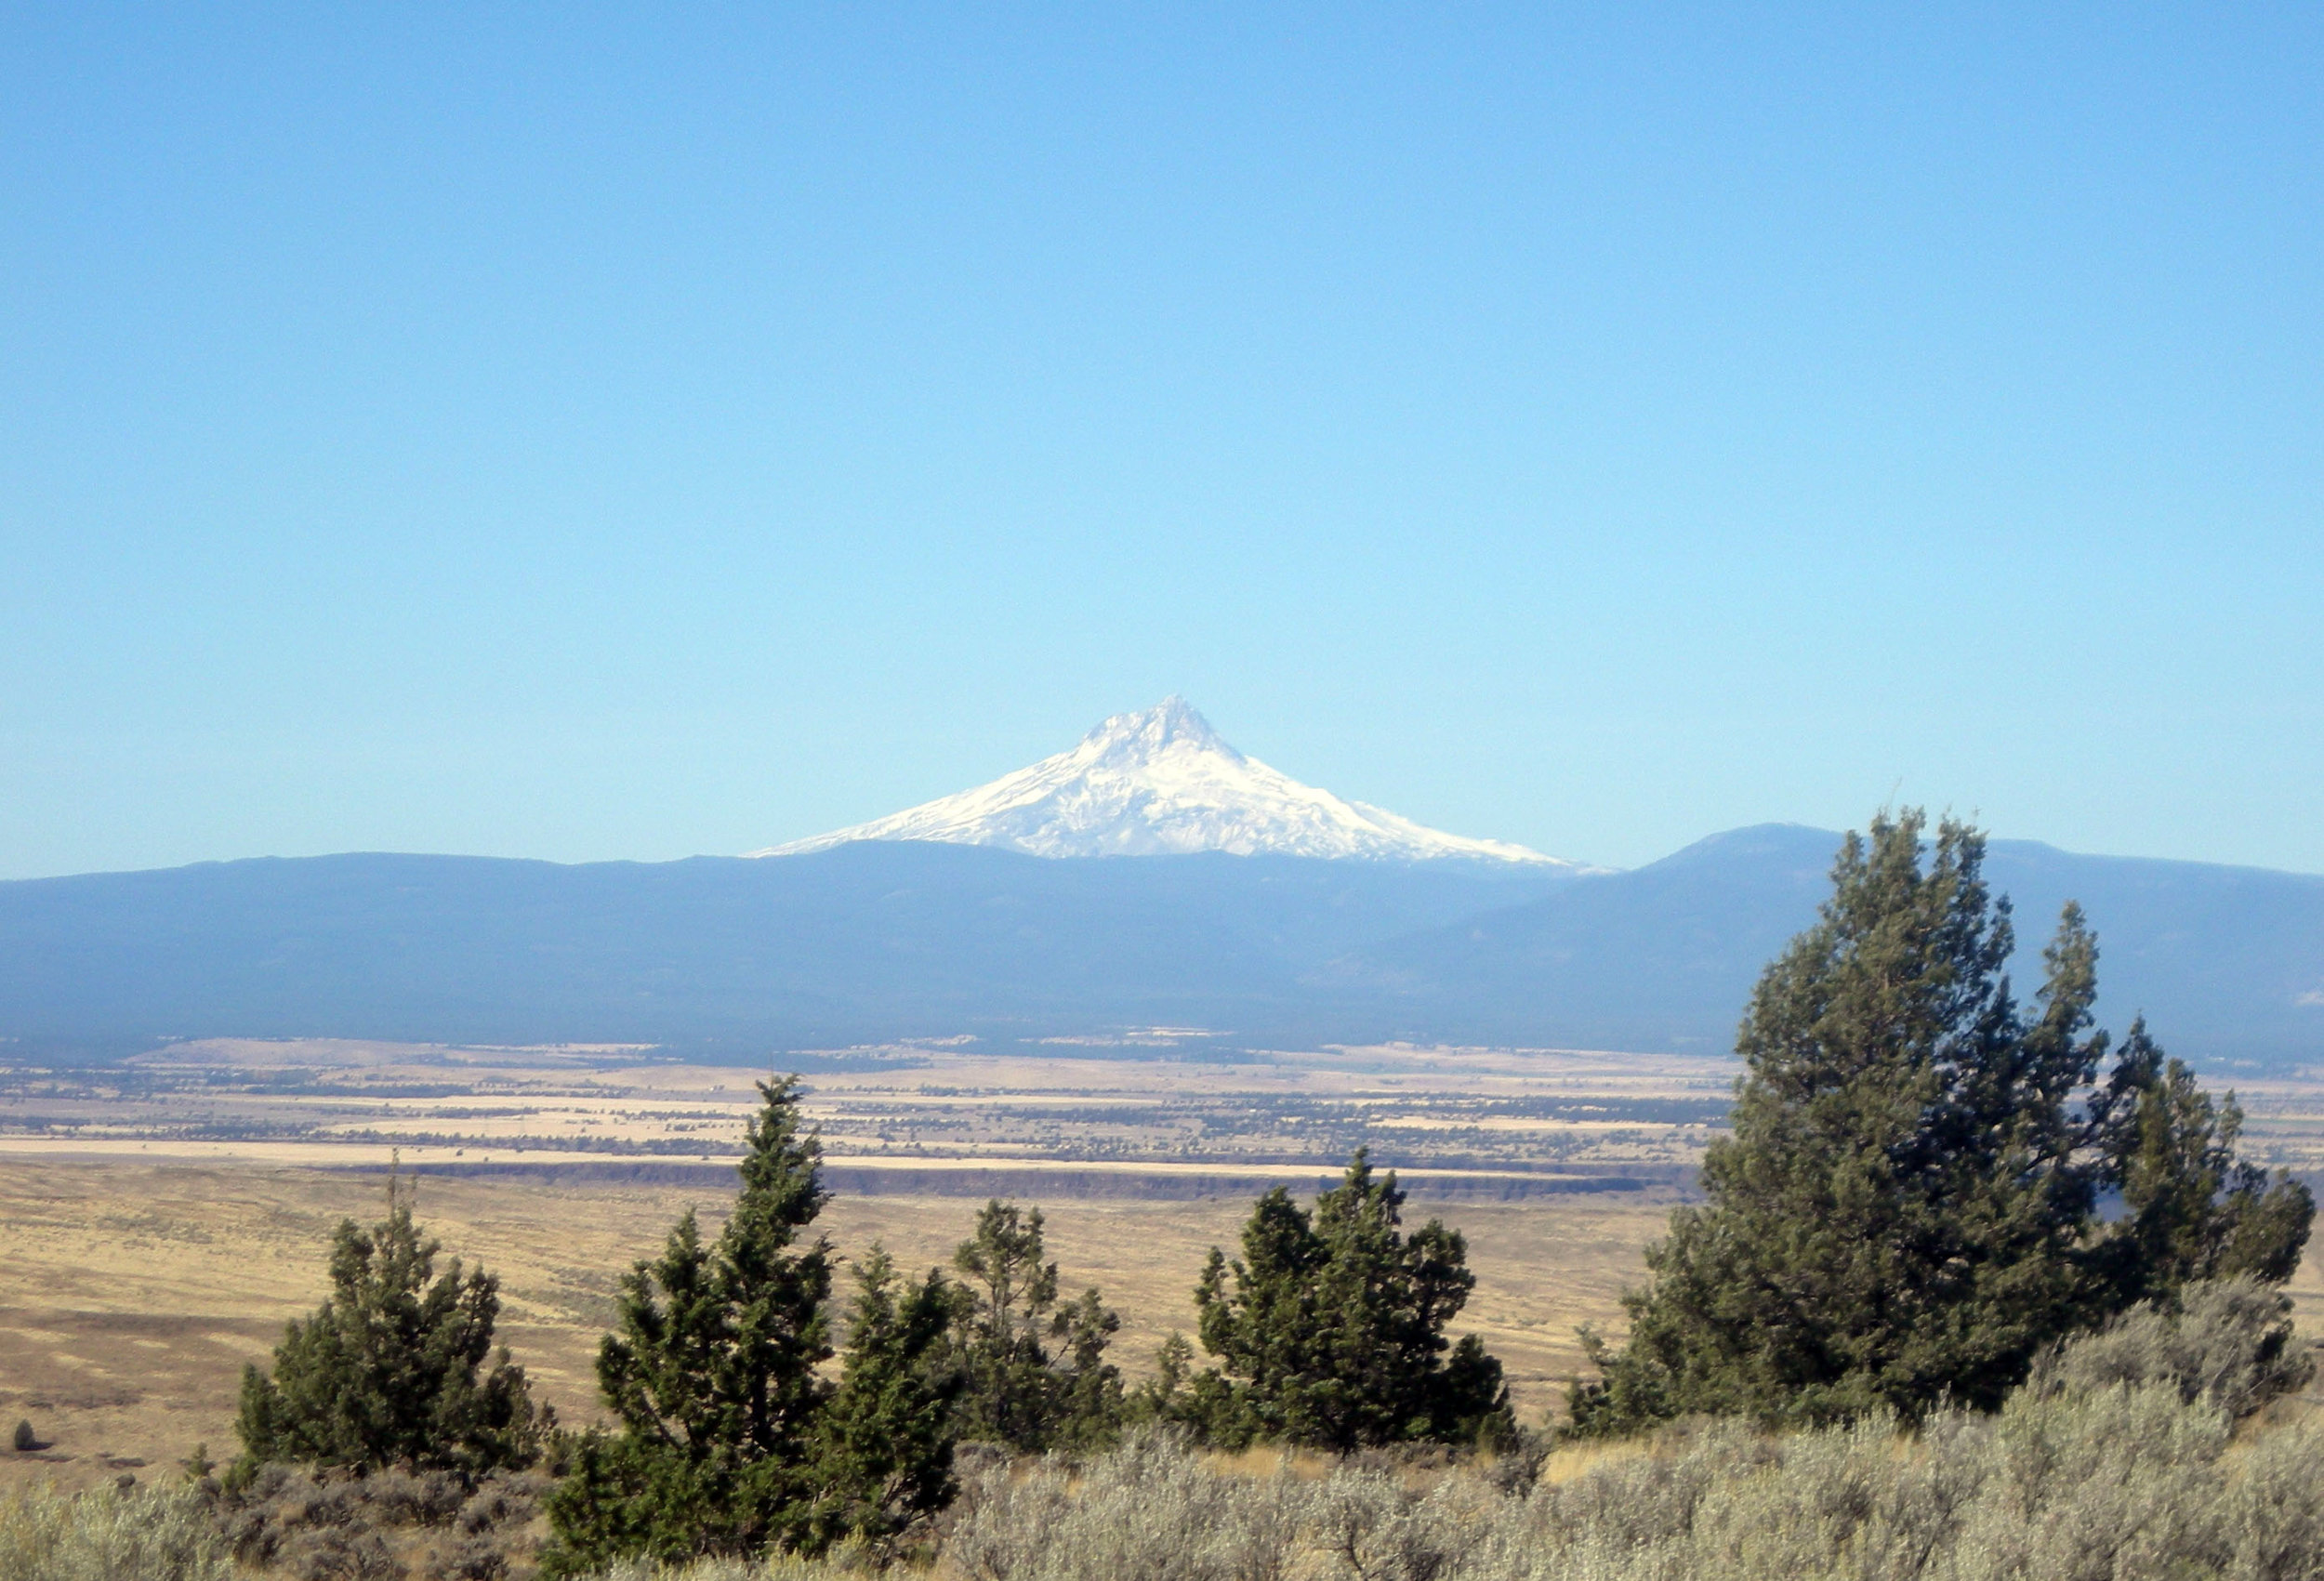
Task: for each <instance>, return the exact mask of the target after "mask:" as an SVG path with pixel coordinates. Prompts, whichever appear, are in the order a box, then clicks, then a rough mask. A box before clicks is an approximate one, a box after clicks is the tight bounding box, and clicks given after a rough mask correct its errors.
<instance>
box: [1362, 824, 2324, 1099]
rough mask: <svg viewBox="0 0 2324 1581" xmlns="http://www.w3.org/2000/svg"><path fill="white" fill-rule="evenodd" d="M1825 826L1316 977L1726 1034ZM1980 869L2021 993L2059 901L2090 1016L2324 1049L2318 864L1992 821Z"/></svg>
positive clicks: (1437, 1000)
mask: <svg viewBox="0 0 2324 1581" xmlns="http://www.w3.org/2000/svg"><path fill="white" fill-rule="evenodd" d="M1839 843H1840V837H1839V836H1838V835H1837V834H1834V833H1832V832H1830V831H1828V830H1822V829H1811V828H1804V827H1802V826H1800V825H1798V824H1762V825H1758V826H1756V827H1752V828H1746V829H1736V830H1732V831H1730V832H1728V833H1726V834H1723V835H1714V836H1712V837H1710V838H1709V839H1706V840H1701V841H1698V842H1697V843H1696V844H1694V845H1691V846H1689V847H1687V848H1686V849H1685V850H1682V851H1679V852H1678V853H1676V854H1675V855H1672V856H1669V857H1666V858H1664V859H1663V860H1662V861H1660V862H1657V863H1653V864H1652V865H1651V866H1647V867H1642V868H1638V869H1636V870H1635V871H1632V872H1628V873H1618V874H1613V875H1609V876H1603V877H1591V878H1586V879H1582V880H1578V881H1577V882H1575V883H1574V884H1571V885H1568V886H1565V887H1563V888H1561V889H1557V890H1555V891H1552V893H1550V894H1547V895H1545V896H1543V897H1542V898H1541V899H1539V900H1538V901H1534V902H1529V903H1526V904H1523V905H1519V906H1514V907H1512V908H1509V909H1507V910H1504V911H1499V912H1495V913H1492V914H1490V915H1486V916H1476V917H1470V918H1463V919H1461V920H1459V921H1458V922H1456V923H1453V924H1448V925H1446V926H1443V927H1440V928H1436V929H1428V930H1424V931H1421V932H1419V933H1416V934H1414V935H1412V936H1410V937H1406V938H1403V939H1397V940H1393V941H1391V942H1388V943H1386V944H1383V945H1375V946H1366V947H1361V948H1359V949H1357V950H1355V951H1352V952H1350V954H1349V955H1347V956H1346V957H1345V958H1343V959H1341V960H1340V961H1337V962H1335V963H1334V965H1333V966H1332V967H1331V968H1328V969H1327V973H1325V974H1324V975H1323V980H1322V982H1319V984H1318V986H1323V985H1324V984H1328V985H1330V986H1332V987H1335V988H1338V989H1340V990H1341V991H1343V992H1345V993H1347V994H1349V995H1351V996H1352V997H1353V996H1357V995H1390V996H1395V997H1400V998H1401V999H1402V1000H1403V1001H1404V1003H1405V1004H1406V1007H1407V1017H1408V1019H1407V1020H1406V1021H1403V1022H1401V1023H1398V1024H1401V1025H1405V1026H1408V1027H1410V1028H1412V1029H1414V1032H1415V1034H1418V1032H1419V1029H1421V1028H1425V1029H1427V1033H1428V1034H1429V1035H1432V1036H1435V1037H1445V1038H1451V1039H1455V1040H1468V1041H1478V1042H1508V1041H1529V1040H1530V1039H1532V1038H1533V1037H1534V1036H1536V1035H1538V1034H1540V1033H1541V1032H1542V1031H1544V1030H1545V1029H1547V1028H1555V1029H1556V1033H1557V1034H1558V1037H1559V1039H1560V1040H1561V1041H1568V1042H1572V1043H1578V1044H1581V1045H1584V1046H1591V1047H1613V1048H1654V1049H1666V1048H1667V1049H1679V1050H1685V1049H1695V1050H1698V1051H1709V1050H1713V1049H1721V1048H1724V1047H1728V1046H1729V1044H1730V1043H1731V1042H1732V1040H1733V1037H1734V1033H1735V1027H1736V1021H1737V1020H1738V1019H1739V1017H1740V1015H1741V1012H1742V1008H1743V1005H1744V1001H1745V999H1746V998H1747V997H1748V996H1749V995H1750V987H1751V984H1752V982H1753V981H1754V980H1755V979H1756V978H1757V976H1758V974H1759V971H1760V968H1762V967H1763V965H1765V963H1766V962H1767V961H1768V960H1769V959H1770V958H1771V957H1773V956H1774V955H1776V952H1777V951H1779V950H1781V949H1782V948H1783V946H1784V944H1785V942H1787V941H1789V939H1790V937H1791V936H1792V935H1793V934H1794V933H1796V932H1798V931H1799V930H1800V929H1802V928H1804V927H1806V926H1808V925H1809V924H1810V923H1811V922H1813V921H1814V920H1815V916H1816V905H1817V904H1818V903H1819V902H1821V901H1822V899H1823V898H1824V896H1825V895H1826V894H1827V893H1828V892H1829V887H1830V886H1829V877H1828V875H1829V869H1830V866H1831V861H1832V856H1833V853H1834V852H1835V850H1837V849H1838V846H1839ZM1986 876H1987V880H1988V882H1989V883H1990V884H1991V886H1992V887H1993V889H1995V890H1996V891H1997V892H1999V893H2001V894H2005V895H2007V896H2009V897H2010V898H2011V900H2012V902H2014V909H2015V914H2016V922H2017V934H2018V954H2017V956H2016V959H2015V961H2014V963H2013V964H2014V973H2015V978H2016V982H2017V988H2018V993H2019V996H2020V997H2021V998H2026V997H2030V995H2032V993H2033V992H2034V990H2035V989H2036V988H2037V987H2039V986H2040V952H2041V946H2042V945H2043V944H2044V943H2045V942H2047V941H2048V939H2049V937H2050V935H2051V933H2052V931H2053V929H2055V928H2056V926H2057V918H2058V913H2059V910H2060V909H2061V908H2062V907H2063V906H2064V905H2065V903H2066V902H2067V901H2068V900H2079V901H2080V902H2082V905H2083V907H2084V909H2085V910H2086V911H2087V912H2088V913H2089V916H2090V920H2091V924H2092V926H2093V928H2094V929H2096V930H2097V933H2098V942H2099V950H2100V958H2099V968H2098V981H2099V987H2100V998H2099V1004H2098V1010H2099V1018H2100V1021H2101V1023H2102V1024H2107V1025H2111V1026H2112V1027H2113V1028H2114V1029H2115V1031H2116V1033H2117V1034H2118V1035H2119V1033H2120V1032H2121V1031H2122V1029H2123V1028H2125V1027H2127V1026H2128V1025H2129V1023H2130V1021H2131V1019H2132V1017H2133V1016H2134V1015H2135V1014H2137V1013H2138V1012H2139V1011H2140V1010H2142V1009H2143V1010H2144V1011H2146V1014H2147V1016H2148V1018H2149V1020H2150V1021H2151V1023H2152V1025H2153V1028H2154V1031H2155V1034H2156V1035H2157V1037H2158V1038H2159V1039H2160V1040H2161V1041H2162V1042H2163V1044H2164V1046H2165V1047H2169V1048H2172V1049H2173V1050H2174V1051H2177V1052H2180V1053H2183V1054H2187V1055H2191V1056H2201V1057H2203V1058H2206V1059H2230V1060H2237V1059H2239V1060H2256V1061H2270V1062H2275V1061H2303V1060H2307V1061H2324V877H2317V876H2308V875H2304V874H2294V873H2277V872H2271V871H2268V870H2266V869H2264V868H2251V867H2225V866H2217V865H2212V864H2208V863H2191V862H2159V861H2147V860H2141V859H2133V858H2124V857H2097V856H2078V855H2074V854H2072V853H2069V852H2067V851H2062V850H2057V849H2055V848H2054V847H2052V846H2046V845H2041V844H2039V843H2036V842H2033V841H2028V840H1995V841H1993V842H1992V844H1991V846H1990V847H1989V849H1988V852H1987V863H1986Z"/></svg>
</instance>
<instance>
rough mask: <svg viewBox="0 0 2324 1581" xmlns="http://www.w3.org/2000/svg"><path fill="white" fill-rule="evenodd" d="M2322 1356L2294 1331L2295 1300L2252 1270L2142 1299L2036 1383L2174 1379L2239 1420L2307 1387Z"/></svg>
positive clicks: (2088, 1385)
mask: <svg viewBox="0 0 2324 1581" xmlns="http://www.w3.org/2000/svg"><path fill="white" fill-rule="evenodd" d="M2315 1372H2316V1363H2315V1359H2314V1358H2313V1357H2312V1356H2310V1355H2309V1354H2308V1352H2307V1351H2306V1350H2304V1349H2303V1348H2302V1347H2301V1346H2300V1345H2299V1344H2298V1343H2297V1341H2296V1340H2295V1339H2294V1337H2293V1335H2292V1329H2291V1298H2288V1297H2287V1296H2285V1295H2284V1294H2283V1293H2282V1292H2281V1291H2279V1290H2276V1289H2273V1288H2271V1287H2270V1286H2268V1285H2263V1284H2261V1283H2260V1282H2259V1281H2258V1280H2256V1279H2252V1278H2250V1277H2248V1276H2247V1277H2243V1278H2238V1279H2225V1280H2220V1281H2217V1282H2215V1283H2209V1284H2201V1285H2189V1286H2187V1288H2186V1291H2185V1296H2184V1298H2183V1299H2182V1300H2181V1302H2180V1303H2179V1306H2178V1310H2176V1311H2172V1309H2171V1307H2170V1306H2169V1305H2168V1304H2166V1303H2161V1302H2155V1301H2142V1302H2141V1303H2139V1304H2138V1305H2137V1306H2135V1307H2133V1308H2132V1309H2131V1310H2130V1311H2126V1312H2124V1313H2123V1314H2122V1315H2121V1316H2120V1317H2118V1318H2116V1319H2115V1320H2114V1321H2113V1322H2112V1323H2110V1324H2107V1325H2106V1327H2105V1328H2104V1329H2102V1330H2100V1331H2099V1332H2098V1333H2096V1334H2093V1335H2088V1336H2085V1337H2082V1338H2080V1339H2076V1340H2074V1341H2072V1342H2070V1343H2068V1344H2067V1345H2065V1346H2063V1347H2060V1348H2058V1349H2056V1350H2052V1351H2050V1352H2049V1353H2048V1354H2047V1355H2045V1356H2043V1357H2042V1358H2041V1359H2040V1361H2038V1362H2037V1363H2036V1364H2035V1365H2034V1370H2033V1376H2032V1377H2030V1378H2028V1379H2027V1388H2028V1389H2030V1390H2033V1391H2034V1392H2035V1393H2037V1394H2053V1393H2057V1392H2060V1391H2075V1392H2082V1393H2088V1392H2091V1391H2093V1390H2097V1389H2102V1388H2105V1387H2106V1386H2107V1385H2109V1384H2117V1383H2128V1384H2149V1383H2153V1384H2167V1385H2169V1386H2170V1387H2172V1389H2175V1390H2178V1393H2179V1398H2180V1399H2182V1400H2185V1401H2187V1402H2189V1403H2193V1402H2195V1401H2198V1400H2200V1401H2204V1402H2206V1403H2210V1404H2212V1405H2214V1406H2217V1407H2218V1408H2219V1409H2220V1410H2222V1411H2225V1412H2226V1413H2227V1415H2228V1416H2231V1417H2233V1418H2235V1419H2237V1420H2238V1421H2239V1420H2241V1419H2242V1418H2243V1417H2245V1416H2250V1415H2251V1413H2252V1412H2254V1411H2256V1410H2258V1409H2259V1408H2260V1407H2261V1406H2263V1405H2265V1404H2266V1403H2268V1402H2269V1401H2270V1400H2273V1399H2275V1398H2276V1397H2277V1396H2278V1395H2280V1394H2288V1393H2291V1392H2292V1391H2293V1390H2298V1389H2301V1388H2304V1386H2305V1385H2306V1384H2307V1382H2308V1380H2309V1378H2311V1377H2314V1376H2315Z"/></svg>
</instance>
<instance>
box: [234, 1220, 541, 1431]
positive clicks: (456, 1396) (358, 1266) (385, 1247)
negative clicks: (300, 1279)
mask: <svg viewBox="0 0 2324 1581" xmlns="http://www.w3.org/2000/svg"><path fill="white" fill-rule="evenodd" d="M439 1250H441V1247H440V1246H439V1245H438V1243H437V1242H435V1241H434V1240H432V1239H423V1238H422V1236H421V1234H420V1232H419V1229H418V1227H417V1226H416V1224H415V1223H414V1222H413V1220H412V1195H411V1192H409V1191H407V1190H405V1189H404V1188H403V1185H402V1183H401V1182H400V1181H399V1180H398V1179H397V1178H396V1177H395V1176H393V1175H390V1177H389V1179H388V1216H387V1218H386V1219H385V1220H383V1221H382V1222H381V1223H379V1224H377V1225H376V1226H375V1227H374V1228H372V1229H371V1230H369V1231H363V1230H359V1229H357V1228H356V1226H355V1221H354V1220H353V1219H347V1220H343V1221H342V1222H341V1223H340V1225H339V1227H338V1231H337V1233H336V1234H335V1235H334V1236H333V1237H332V1244H331V1295H330V1297H329V1298H326V1299H325V1300H324V1303H323V1306H322V1307H321V1309H319V1310H318V1311H316V1312H315V1313H314V1315H313V1316H312V1317H310V1318H308V1319H306V1320H305V1321H304V1322H299V1321H293V1322H292V1323H291V1324H289V1325H288V1326H287V1328H286V1329H285V1330H284V1335H283V1342H282V1343H281V1344H280V1345H278V1346H276V1347H275V1350H274V1366H273V1371H272V1375H271V1377H270V1376H269V1375H268V1374H267V1373H264V1372H261V1371H259V1370H258V1368H257V1367H256V1366H245V1367H244V1369H243V1379H242V1408H241V1413H240V1416H239V1417H238V1419H237V1421H236V1424H235V1426H236V1429H237V1430H238V1431H239V1432H240V1434H241V1436H242V1442H243V1455H244V1459H243V1465H244V1468H245V1469H248V1468H252V1467H255V1466H256V1465H257V1463H258V1462H260V1461H266V1460H290V1461H301V1462H305V1463H307V1464H310V1465H315V1466H341V1467H347V1468H350V1469H353V1470H355V1471H357V1472H359V1473H360V1472H365V1471H373V1470H377V1469H381V1468H383V1467H387V1466H395V1465H405V1466H413V1467H417V1468H423V1469H457V1470H463V1471H471V1472H472V1471H483V1470H489V1469H493V1468H495V1467H516V1466H527V1465H530V1464H532V1462H533V1460H534V1458H535V1456H537V1454H538V1453H539V1447H540V1440H541V1436H542V1434H543V1433H544V1432H545V1431H546V1430H547V1429H548V1427H549V1426H550V1425H551V1424H552V1423H553V1421H554V1417H553V1416H552V1414H551V1413H550V1412H549V1411H548V1409H547V1408H546V1407H543V1408H541V1409H539V1410H537V1411H536V1410H535V1408H534V1405H533V1403H532V1399H531V1396H530V1393H529V1392H528V1390H526V1387H525V1380H524V1369H523V1368H522V1367H519V1366H516V1365H514V1364H512V1363H510V1361H509V1360H508V1350H507V1349H506V1348H505V1347H503V1348H501V1349H500V1350H498V1351H497V1352H495V1350H494V1347H493V1324H494V1322H495V1319H497V1318H498V1316H499V1313H500V1285H499V1281H498V1280H496V1279H495V1278H494V1277H493V1276H492V1275H491V1274H489V1273H486V1272H485V1271H483V1270H482V1269H481V1268H479V1269H477V1270H476V1271H473V1272H470V1273H468V1274H466V1275H463V1273H462V1271H461V1268H460V1263H459V1259H458V1258H454V1259H453V1260H452V1262H451V1264H450V1265H449V1266H448V1267H446V1268H445V1270H444V1271H443V1272H442V1273H441V1274H438V1273H436V1271H435V1259H436V1254H437V1253H438V1251H439Z"/></svg>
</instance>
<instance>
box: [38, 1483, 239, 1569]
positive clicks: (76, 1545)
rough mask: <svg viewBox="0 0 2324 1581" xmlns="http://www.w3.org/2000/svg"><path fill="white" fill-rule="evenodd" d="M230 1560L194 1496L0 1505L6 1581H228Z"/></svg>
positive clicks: (119, 1494) (117, 1495) (112, 1495)
mask: <svg viewBox="0 0 2324 1581" xmlns="http://www.w3.org/2000/svg"><path fill="white" fill-rule="evenodd" d="M232 1574H233V1561H232V1557H231V1555H230V1554H229V1553H228V1551H227V1546H226V1544H225V1543H224V1542H223V1541H222V1540H221V1539H220V1538H219V1536H218V1533H217V1531H216V1529H215V1528H213V1527H212V1525H211V1524H210V1521H209V1518H208V1512H207V1511H206V1510H205V1509H204V1507H203V1501H202V1499H201V1497H200V1496H199V1495H195V1494H191V1493H185V1492H178V1493H162V1492H157V1491H152V1490H142V1489H141V1490H135V1491H120V1490H113V1489H108V1490H106V1491H104V1492H101V1493H90V1494H84V1495H80V1496H79V1497H77V1498H68V1497H65V1496H63V1495H58V1494H54V1493H46V1492H41V1493H30V1494H22V1495H18V1496H17V1497H15V1498H13V1499H10V1500H8V1501H7V1502H6V1503H0V1575H5V1576H7V1578H8V1581H230V1578H231V1576H232Z"/></svg>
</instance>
